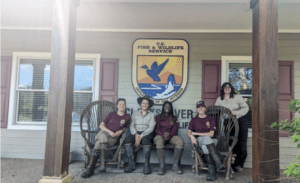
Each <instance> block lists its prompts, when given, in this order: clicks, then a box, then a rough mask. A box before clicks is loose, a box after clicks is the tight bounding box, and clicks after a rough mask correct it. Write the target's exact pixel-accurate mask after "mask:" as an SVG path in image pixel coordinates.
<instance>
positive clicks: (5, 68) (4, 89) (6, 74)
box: [1, 56, 12, 128]
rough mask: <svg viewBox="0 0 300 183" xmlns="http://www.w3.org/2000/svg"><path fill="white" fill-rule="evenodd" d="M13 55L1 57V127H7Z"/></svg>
mask: <svg viewBox="0 0 300 183" xmlns="http://www.w3.org/2000/svg"><path fill="white" fill-rule="evenodd" d="M11 64H12V57H8V56H3V57H1V128H7V121H8V108H9V92H10V78H11Z"/></svg>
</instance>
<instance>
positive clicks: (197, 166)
mask: <svg viewBox="0 0 300 183" xmlns="http://www.w3.org/2000/svg"><path fill="white" fill-rule="evenodd" d="M195 153H197V152H195ZM195 169H196V175H199V165H198V158H197V156H196V155H195Z"/></svg>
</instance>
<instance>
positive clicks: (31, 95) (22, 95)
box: [17, 59, 93, 123]
mask: <svg viewBox="0 0 300 183" xmlns="http://www.w3.org/2000/svg"><path fill="white" fill-rule="evenodd" d="M49 81H50V61H49V60H29V59H23V60H20V70H19V82H18V83H19V84H18V88H19V89H28V91H18V99H19V100H18V109H17V111H18V113H17V121H18V122H46V121H47V112H48V93H49V92H48V91H31V90H32V89H35V90H49ZM92 86H93V61H90V60H88V61H85V60H83V61H75V70H74V90H76V91H77V92H74V94H73V112H72V121H73V122H75V123H78V122H79V121H80V115H81V112H82V110H83V109H84V108H85V106H87V105H88V104H89V103H90V102H92V98H93V93H92ZM79 91H84V92H85V93H80V92H79ZM86 91H91V92H89V93H86Z"/></svg>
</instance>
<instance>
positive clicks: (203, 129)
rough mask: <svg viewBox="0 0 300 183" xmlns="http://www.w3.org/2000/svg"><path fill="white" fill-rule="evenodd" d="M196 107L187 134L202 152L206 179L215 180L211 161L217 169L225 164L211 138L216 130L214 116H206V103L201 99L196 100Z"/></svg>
mask: <svg viewBox="0 0 300 183" xmlns="http://www.w3.org/2000/svg"><path fill="white" fill-rule="evenodd" d="M196 107H197V112H198V113H197V116H196V117H195V118H193V119H192V120H191V122H190V124H189V128H188V132H187V135H188V136H189V137H190V138H191V141H192V144H195V145H198V146H199V147H200V148H201V149H202V151H203V153H204V156H205V160H206V163H207V164H208V175H207V177H206V180H208V181H215V180H216V173H215V166H214V163H213V161H214V162H215V165H216V166H217V171H221V170H224V169H225V166H224V165H223V164H222V163H221V161H220V158H219V156H218V155H217V153H216V147H215V144H214V142H213V140H212V139H211V138H212V137H213V136H214V132H215V131H216V122H215V119H214V117H211V116H206V114H205V111H206V105H205V103H204V102H203V101H199V102H197V104H196ZM196 138H197V139H196Z"/></svg>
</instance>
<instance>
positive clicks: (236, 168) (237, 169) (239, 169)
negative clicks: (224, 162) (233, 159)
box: [233, 165, 243, 172]
mask: <svg viewBox="0 0 300 183" xmlns="http://www.w3.org/2000/svg"><path fill="white" fill-rule="evenodd" d="M233 170H234V171H235V172H241V171H242V170H243V167H242V166H241V165H236V166H235V167H233Z"/></svg>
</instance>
